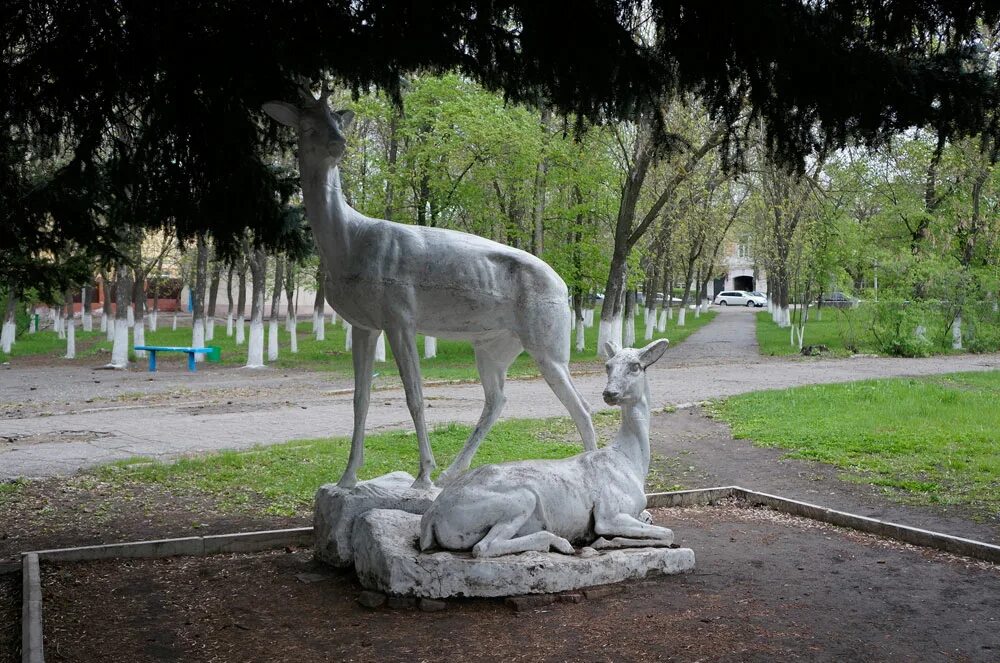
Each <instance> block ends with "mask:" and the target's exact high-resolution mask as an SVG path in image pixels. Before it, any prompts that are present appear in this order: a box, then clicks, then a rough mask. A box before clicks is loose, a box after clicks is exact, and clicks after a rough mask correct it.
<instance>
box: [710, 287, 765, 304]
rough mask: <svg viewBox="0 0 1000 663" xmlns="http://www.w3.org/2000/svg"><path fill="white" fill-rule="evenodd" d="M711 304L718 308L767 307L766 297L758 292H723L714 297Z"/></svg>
mask: <svg viewBox="0 0 1000 663" xmlns="http://www.w3.org/2000/svg"><path fill="white" fill-rule="evenodd" d="M712 303H713V304H717V305H719V306H756V307H758V308H760V307H761V306H767V297H765V296H764V295H762V294H760V293H759V292H746V291H745V290H723V291H722V292H720V293H719V294H717V295H716V296H715V299H714V300H713V301H712Z"/></svg>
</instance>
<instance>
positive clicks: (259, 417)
mask: <svg viewBox="0 0 1000 663" xmlns="http://www.w3.org/2000/svg"><path fill="white" fill-rule="evenodd" d="M734 339H736V340H734ZM727 343H728V345H726V344H727ZM726 348H728V349H726ZM997 369H1000V355H998V354H992V355H959V356H949V357H932V358H928V359H882V358H853V359H828V360H804V359H800V358H793V359H782V360H776V359H773V358H768V359H762V358H760V357H759V356H758V355H757V354H756V342H755V341H753V316H752V314H749V313H748V312H742V311H725V312H722V313H721V314H720V315H719V317H718V318H717V319H716V320H715V321H713V322H712V323H711V324H710V325H707V326H706V327H704V328H703V329H701V330H699V331H698V332H697V333H696V334H693V335H692V336H691V337H690V338H689V339H688V340H687V341H685V342H684V343H683V344H682V345H679V346H678V347H676V348H671V349H670V350H668V353H667V355H666V356H665V357H664V360H663V361H661V363H660V364H657V365H656V366H654V367H653V368H652V369H650V387H651V390H652V394H653V401H654V403H653V406H654V408H662V407H664V406H666V405H678V404H684V403H690V402H697V401H701V400H707V399H710V398H717V397H722V396H730V395H734V394H739V393H744V392H749V391H757V390H761V389H777V388H784V387H791V386H796V385H805V384H821V383H831V382H849V381H852V380H861V379H865V378H875V377H889V376H906V375H914V376H915V375H930V374H936V373H948V372H954V371H978V370H997ZM231 370H232V371H233V373H234V376H233V379H237V376H238V379H241V380H244V381H246V382H247V383H252V382H254V381H255V380H256V379H258V378H257V375H259V376H260V378H259V379H260V380H261V381H267V382H268V383H269V384H271V385H275V384H278V383H280V379H278V378H276V376H275V375H274V374H264V373H261V374H256V375H255V374H253V373H248V372H245V371H244V372H240V369H231ZM12 372H14V371H9V372H7V373H6V374H5V375H4V376H3V377H4V379H5V380H6V379H8V376H9V375H10V373H12ZM289 380H297V381H300V382H302V381H304V378H303V376H302V374H298V375H295V376H290V377H289ZM575 381H576V384H577V387H578V388H579V390H580V392H581V393H582V394H583V396H584V398H585V399H586V400H587V401H588V402H589V403H591V405H592V406H594V407H595V408H598V409H608V408H607V407H606V406H604V404H603V402H602V401H601V399H600V394H601V391H602V390H603V389H604V386H605V385H604V383H605V377H604V375H603V374H602V373H591V374H587V375H579V376H576V377H575ZM248 386H252V385H248ZM328 393H330V392H328ZM506 394H507V399H508V402H507V406H506V408H505V410H504V412H503V417H504V418H522V417H556V416H567V415H566V411H565V410H564V409H563V407H562V404H561V403H559V401H558V400H557V399H556V398H555V396H554V395H553V394H552V392H551V391H550V390H549V388H548V386H547V385H546V384H545V383H544V382H543V381H541V380H512V381H509V382H508V383H507V389H506ZM424 395H425V399H426V401H427V421H428V423H429V424H430V425H436V424H444V423H448V422H460V423H474V422H475V421H476V420H477V419H478V418H479V415H480V412H481V410H482V406H483V393H482V388H481V387H480V386H479V385H478V384H458V385H441V386H429V387H426V388H425V392H424ZM191 398H197V394H192V396H191V397H190V398H181V399H176V400H174V399H172V400H170V401H169V402H164V403H162V404H157V405H151V406H150V405H146V406H136V407H127V406H126V407H121V408H118V409H116V410H114V411H108V410H94V411H83V412H78V413H70V414H57V415H54V416H42V417H33V418H23V419H0V480H3V479H13V478H16V477H19V476H28V477H44V476H53V475H59V474H69V473H73V472H75V471H77V470H78V469H80V468H84V467H89V466H93V465H97V464H100V463H105V462H108V461H112V460H117V459H122V458H129V457H133V456H145V457H150V458H159V459H165V458H174V457H178V456H182V455H189V454H198V453H204V452H208V451H216V450H219V449H244V448H247V447H251V446H253V445H255V444H273V443H277V442H284V441H287V440H293V439H300V438H315V437H328V436H340V435H350V433H351V427H352V421H353V404H352V400H353V395H352V394H351V393H350V392H349V391H341V392H334V393H333V395H330V396H325V397H324V396H322V395H319V394H313V393H311V392H310V393H309V395H308V396H303V397H300V398H296V399H295V400H294V401H291V402H289V401H288V400H279V401H278V402H275V401H274V400H268V399H267V398H259V399H257V400H256V401H254V402H249V403H241V404H237V405H235V406H232V407H225V406H221V407H220V406H204V407H199V406H197V405H193V404H192V403H191ZM411 428H412V422H411V421H410V415H409V412H408V411H407V409H406V401H405V396H404V394H403V392H402V390H399V389H391V390H385V391H377V392H375V393H374V394H373V396H372V404H371V410H370V412H369V415H368V430H369V431H376V430H389V429H404V430H405V429H411ZM5 438H6V440H5ZM488 443H489V442H488V441H487V444H488ZM414 444H416V442H415V441H414Z"/></svg>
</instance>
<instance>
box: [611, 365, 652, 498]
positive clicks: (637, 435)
mask: <svg viewBox="0 0 1000 663" xmlns="http://www.w3.org/2000/svg"><path fill="white" fill-rule="evenodd" d="M649 401H650V394H649V383H648V382H647V381H646V378H645V376H643V394H642V398H640V399H639V400H638V401H636V402H634V403H629V404H628V405H623V406H622V422H621V425H620V426H619V427H618V435H617V436H615V441H614V444H613V446H614V448H616V449H617V450H618V451H620V452H621V453H622V454H624V455H625V456H626V457H627V458H628V459H629V460H630V461H631V462H632V465H633V466H634V467H635V468H636V470H637V471H638V472H639V474H640V477H641V478H643V479H645V477H646V474H647V473H648V472H649Z"/></svg>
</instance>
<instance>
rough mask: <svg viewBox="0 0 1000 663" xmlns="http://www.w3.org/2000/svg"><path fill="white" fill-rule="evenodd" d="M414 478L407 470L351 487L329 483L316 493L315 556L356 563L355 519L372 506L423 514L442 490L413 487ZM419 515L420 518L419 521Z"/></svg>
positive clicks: (332, 561) (334, 562) (338, 563)
mask: <svg viewBox="0 0 1000 663" xmlns="http://www.w3.org/2000/svg"><path fill="white" fill-rule="evenodd" d="M412 483H413V477H412V476H411V475H409V474H407V473H406V472H392V473H391V474H385V475H383V476H380V477H378V478H377V479H372V480H371V481H361V482H359V483H358V485H357V486H355V487H354V488H350V489H345V488H339V487H337V484H334V483H329V484H326V485H325V486H322V487H321V488H320V489H319V490H318V491H317V492H316V508H315V511H314V513H313V527H314V528H315V536H316V545H315V548H314V554H315V556H316V559H318V560H320V561H322V562H326V563H327V564H332V565H333V566H350V565H351V564H352V563H353V562H354V550H353V547H352V544H351V537H352V533H353V531H354V523H355V520H356V519H357V518H358V517H359V516H360V515H362V514H364V513H366V512H367V511H370V510H372V509H398V510H400V511H405V512H409V513H415V514H422V513H423V512H424V511H426V510H427V509H428V507H430V505H431V503H432V502H433V501H434V498H435V497H437V495H438V493H439V492H441V490H440V489H439V488H432V489H430V490H417V489H414V488H411V487H410V485H411V484H412ZM419 520H420V518H419V516H418V517H417V521H418V522H419Z"/></svg>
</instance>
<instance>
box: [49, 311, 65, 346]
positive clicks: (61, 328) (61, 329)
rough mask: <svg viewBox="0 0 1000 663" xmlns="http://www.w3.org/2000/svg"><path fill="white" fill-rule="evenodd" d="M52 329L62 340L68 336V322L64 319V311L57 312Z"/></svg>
mask: <svg viewBox="0 0 1000 663" xmlns="http://www.w3.org/2000/svg"><path fill="white" fill-rule="evenodd" d="M52 329H53V330H54V331H55V333H56V335H57V336H58V337H59V339H60V340H62V339H65V338H66V324H65V320H63V316H62V311H57V312H56V319H55V320H54V321H53V322H52Z"/></svg>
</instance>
